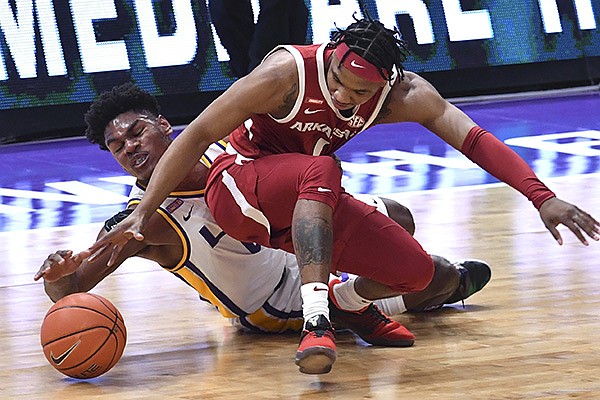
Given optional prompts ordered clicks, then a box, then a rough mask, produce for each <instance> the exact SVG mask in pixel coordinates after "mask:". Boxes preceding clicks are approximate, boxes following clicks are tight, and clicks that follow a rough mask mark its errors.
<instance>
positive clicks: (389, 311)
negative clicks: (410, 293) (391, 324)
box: [375, 296, 406, 316]
mask: <svg viewBox="0 0 600 400" xmlns="http://www.w3.org/2000/svg"><path fill="white" fill-rule="evenodd" d="M375 304H377V307H379V308H380V309H381V311H383V313H384V314H386V315H388V316H393V315H398V314H402V313H404V312H406V306H405V305H404V297H402V296H396V297H388V298H387V299H379V300H375Z"/></svg>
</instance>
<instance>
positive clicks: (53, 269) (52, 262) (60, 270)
mask: <svg viewBox="0 0 600 400" xmlns="http://www.w3.org/2000/svg"><path fill="white" fill-rule="evenodd" d="M82 261H83V258H82V257H81V256H80V255H79V254H77V255H75V256H73V251H72V250H58V251H57V252H56V253H52V254H50V255H49V256H48V258H46V260H45V261H44V263H43V264H42V266H41V267H40V269H39V270H38V272H36V274H35V275H34V277H33V280H35V281H37V280H39V279H40V278H44V280H46V281H48V282H54V281H57V280H59V279H61V278H62V277H65V276H67V275H71V274H72V273H73V272H75V270H77V268H79V266H80V265H81V262H82Z"/></svg>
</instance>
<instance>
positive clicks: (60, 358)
mask: <svg viewBox="0 0 600 400" xmlns="http://www.w3.org/2000/svg"><path fill="white" fill-rule="evenodd" d="M79 343H81V340H78V341H77V342H75V343H74V344H73V346H71V347H69V348H68V349H67V351H65V352H64V353H62V354H61V355H60V356H58V357H54V354H52V351H50V358H51V359H52V362H53V363H54V364H56V365H60V364H62V363H63V362H64V361H65V360H66V359H67V357H69V355H70V354H71V353H72V352H73V350H75V347H77V346H78V345H79Z"/></svg>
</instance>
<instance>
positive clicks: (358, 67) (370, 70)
mask: <svg viewBox="0 0 600 400" xmlns="http://www.w3.org/2000/svg"><path fill="white" fill-rule="evenodd" d="M335 56H336V57H337V58H338V60H344V61H343V62H342V65H343V66H344V68H346V69H347V70H348V71H350V72H352V73H353V74H354V75H357V76H359V77H361V78H362V79H365V80H367V81H370V82H386V79H384V78H383V76H381V72H380V71H379V68H377V67H376V66H374V65H373V64H371V63H370V62H368V61H367V60H365V59H364V58H362V57H361V56H359V55H358V54H356V53H354V52H353V51H352V50H350V48H349V47H348V45H347V44H346V43H344V42H341V43H340V44H338V45H337V47H336V48H335ZM344 57H346V58H344ZM383 73H384V75H386V76H387V75H388V74H387V71H385V70H383Z"/></svg>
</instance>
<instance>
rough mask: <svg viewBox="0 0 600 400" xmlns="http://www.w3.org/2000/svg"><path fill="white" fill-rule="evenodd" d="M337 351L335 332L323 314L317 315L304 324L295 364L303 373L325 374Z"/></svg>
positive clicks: (329, 369)
mask: <svg viewBox="0 0 600 400" xmlns="http://www.w3.org/2000/svg"><path fill="white" fill-rule="evenodd" d="M336 357H337V351H336V347H335V333H334V329H333V327H332V326H331V323H330V322H329V321H328V320H327V318H325V316H324V315H317V316H315V317H313V318H311V319H309V320H308V321H306V323H305V324H304V330H303V331H302V336H301V337H300V346H298V351H297V352H296V365H297V366H299V367H300V372H302V373H305V374H326V373H328V372H329V371H331V366H332V365H333V363H334V362H335V359H336Z"/></svg>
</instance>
